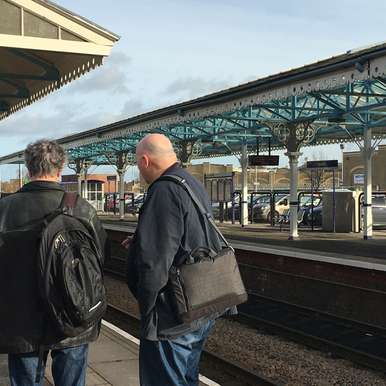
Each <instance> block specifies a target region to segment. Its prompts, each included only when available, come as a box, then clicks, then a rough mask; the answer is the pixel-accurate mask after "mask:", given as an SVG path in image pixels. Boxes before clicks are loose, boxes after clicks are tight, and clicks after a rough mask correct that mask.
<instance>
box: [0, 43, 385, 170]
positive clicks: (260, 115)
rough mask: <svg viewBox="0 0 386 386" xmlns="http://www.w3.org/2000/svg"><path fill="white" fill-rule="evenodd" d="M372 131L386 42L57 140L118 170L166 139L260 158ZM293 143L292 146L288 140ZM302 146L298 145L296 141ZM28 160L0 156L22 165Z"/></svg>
mask: <svg viewBox="0 0 386 386" xmlns="http://www.w3.org/2000/svg"><path fill="white" fill-rule="evenodd" d="M369 128H371V135H372V138H373V139H374V138H377V139H381V138H386V129H385V128H386V43H382V44H378V45H374V46H370V47H366V48H363V49H360V50H354V51H348V52H346V53H344V54H341V55H338V56H335V57H332V58H328V59H325V60H322V61H319V62H316V63H312V64H310V65H307V66H304V67H300V68H297V69H293V70H289V71H286V72H283V73H280V74H276V75H272V76H269V77H266V78H262V79H258V80H256V81H253V82H249V83H246V84H243V85H240V86H237V87H233V88H230V89H227V90H223V91H220V92H217V93H214V94H210V95H206V96H203V97H201V98H197V99H194V100H191V101H187V102H183V103H180V104H177V105H174V106H169V107H166V108H163V109H159V110H156V111H153V112H150V113H145V114H142V115H139V116H137V117H132V118H129V119H126V120H123V121H120V122H115V123H112V124H109V125H107V126H103V127H100V128H97V129H92V130H89V131H86V132H82V133H77V134H74V135H71V136H68V137H65V138H62V139H59V140H58V141H59V142H60V143H62V144H63V145H64V146H65V147H66V149H67V151H68V155H69V161H70V162H72V163H73V162H74V161H76V160H80V159H82V160H89V161H91V162H92V163H93V164H95V165H102V164H112V163H114V162H115V161H114V159H116V158H117V154H119V153H121V154H122V153H129V154H131V155H132V157H131V160H133V161H134V153H135V147H136V144H137V143H138V142H139V141H140V140H141V138H143V137H144V136H145V135H146V134H148V133H155V132H156V133H163V134H165V135H167V136H168V137H169V138H170V139H171V140H172V142H173V143H174V145H175V147H176V150H177V151H178V153H179V154H180V155H182V156H184V157H185V158H186V159H185V161H184V162H187V161H189V160H190V159H192V158H208V157H217V156H225V155H231V154H233V155H238V154H240V153H241V149H242V146H243V145H245V144H246V145H247V146H248V151H254V150H255V148H256V145H257V142H259V147H260V150H261V151H267V150H268V149H269V148H271V149H273V150H278V149H287V150H289V151H291V152H296V151H297V150H298V149H297V148H296V147H297V145H299V146H313V145H323V144H329V143H342V142H358V141H361V140H362V139H363V137H364V133H366V130H367V129H369ZM289 137H291V138H292V144H290V143H289V142H288V138H289ZM294 138H295V139H296V141H295V142H296V143H295V144H296V146H293V145H294V140H293V139H294ZM20 162H22V153H14V154H11V155H9V156H6V157H0V164H6V163H20Z"/></svg>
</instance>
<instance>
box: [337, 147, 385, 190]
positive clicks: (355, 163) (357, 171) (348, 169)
mask: <svg viewBox="0 0 386 386" xmlns="http://www.w3.org/2000/svg"><path fill="white" fill-rule="evenodd" d="M385 165H386V145H379V146H378V149H377V150H375V152H374V155H373V158H372V166H373V171H374V173H373V181H372V188H373V190H378V191H379V190H386V172H385ZM343 184H344V185H345V186H349V187H353V188H359V189H362V188H363V186H364V184H365V168H364V163H363V155H362V153H361V152H360V151H352V152H344V153H343Z"/></svg>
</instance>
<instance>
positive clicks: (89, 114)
mask: <svg viewBox="0 0 386 386" xmlns="http://www.w3.org/2000/svg"><path fill="white" fill-rule="evenodd" d="M58 3H59V4H60V5H61V6H63V7H65V8H68V9H69V10H71V11H74V12H76V13H78V14H80V15H82V16H84V17H86V18H88V19H90V20H92V21H94V22H95V23H97V24H100V25H101V26H103V27H105V28H107V29H109V30H111V31H113V32H115V33H117V34H119V35H120V36H121V40H120V41H119V42H118V44H117V45H116V46H115V48H114V49H113V52H112V54H111V56H110V57H109V58H108V59H106V61H105V65H104V66H102V67H100V68H99V69H97V70H95V71H93V72H91V73H90V74H88V75H87V76H84V77H83V78H81V79H79V80H78V81H76V82H74V83H72V84H69V85H68V86H65V87H63V88H62V89H61V90H59V91H57V92H55V93H53V94H51V95H49V96H48V97H46V98H45V99H43V100H41V101H39V102H37V103H34V104H33V105H31V106H29V107H27V108H25V109H23V110H22V111H20V112H18V113H16V114H14V115H13V116H11V117H9V118H7V119H6V120H3V121H0V155H6V154H9V153H10V152H13V151H17V150H21V149H23V148H24V147H25V146H26V144H28V143H29V142H31V141H33V140H35V139H38V138H41V137H49V138H58V137H62V136H64V135H67V134H70V133H73V132H78V131H83V130H87V129H91V128H94V127H98V126H100V125H102V124H105V123H109V122H113V121H115V120H118V119H122V118H127V117H130V116H132V115H136V114H139V113H142V112H145V111H151V110H153V109H155V108H159V107H162V106H167V105H169V104H173V103H177V102H180V101H182V100H187V99H191V98H193V97H197V96H200V95H203V94H206V93H209V92H212V91H216V90H219V89H222V88H226V87H229V86H232V85H237V84H240V83H244V82H246V81H249V80H252V79H256V78H259V77H262V76H265V75H269V74H273V73H276V72H279V71H283V70H285V69H288V68H293V67H298V66H301V65H304V64H306V63H310V62H313V61H315V60H318V59H323V58H326V57H329V56H332V55H335V54H338V53H341V52H344V51H347V50H349V49H352V48H357V47H361V46H364V45H368V44H372V43H376V42H380V41H382V40H385V39H386V34H385V29H384V15H385V14H386V2H384V1H381V0H372V1H371V2H364V1H359V0H351V1H348V0H339V1H337V0H334V1H332V0H325V1H323V2H320V1H309V0H308V1H306V0H298V1H293V0H286V1H284V0H276V1H272V0H271V1H257V0H255V1H252V0H221V1H220V0H162V1H160V0H141V1H131V0H125V1H124V0H114V1H111V2H106V1H101V0H82V1H79V0H77V1H75V0H58ZM350 149H351V148H350ZM352 149H354V147H352ZM332 154H334V157H338V156H339V154H340V151H339V145H336V146H329V147H325V148H321V149H319V148H318V149H311V150H306V151H304V155H305V156H308V157H309V158H312V157H314V158H315V157H317V158H319V157H329V158H331V155H332ZM283 160H285V159H284V157H283ZM223 161H224V162H228V163H229V162H232V159H227V160H223ZM1 171H2V174H3V178H4V177H5V178H7V177H9V176H13V175H14V174H15V168H14V167H4V166H3V167H1ZM129 174H130V173H129Z"/></svg>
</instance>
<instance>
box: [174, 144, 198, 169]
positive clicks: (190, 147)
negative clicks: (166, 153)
mask: <svg viewBox="0 0 386 386" xmlns="http://www.w3.org/2000/svg"><path fill="white" fill-rule="evenodd" d="M198 154H199V150H198V147H197V140H182V141H180V142H179V143H178V148H177V157H178V159H179V160H180V162H181V165H182V167H183V168H187V167H188V166H189V164H190V162H191V161H192V159H193V158H194V156H196V155H198Z"/></svg>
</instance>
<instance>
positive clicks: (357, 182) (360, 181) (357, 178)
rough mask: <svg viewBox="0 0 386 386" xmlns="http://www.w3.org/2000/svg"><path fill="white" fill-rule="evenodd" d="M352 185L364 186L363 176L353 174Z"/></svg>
mask: <svg viewBox="0 0 386 386" xmlns="http://www.w3.org/2000/svg"><path fill="white" fill-rule="evenodd" d="M353 177H354V185H364V184H365V175H364V174H354V175H353Z"/></svg>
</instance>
